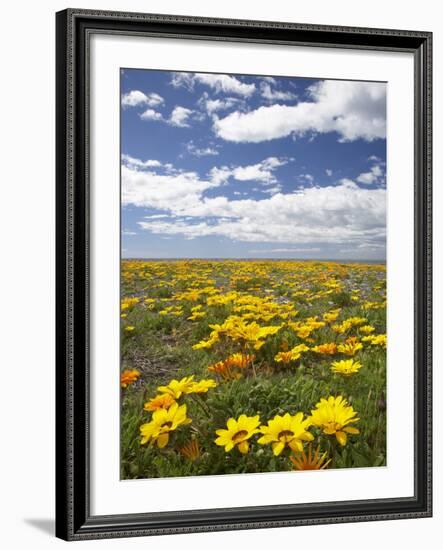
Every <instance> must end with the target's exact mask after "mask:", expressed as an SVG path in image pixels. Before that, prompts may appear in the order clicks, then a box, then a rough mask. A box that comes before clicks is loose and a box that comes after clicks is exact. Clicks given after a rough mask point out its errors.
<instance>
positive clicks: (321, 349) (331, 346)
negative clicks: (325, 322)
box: [311, 342, 337, 355]
mask: <svg viewBox="0 0 443 550" xmlns="http://www.w3.org/2000/svg"><path fill="white" fill-rule="evenodd" d="M311 349H312V351H315V353H323V354H324V355H334V354H335V353H337V344H336V343H335V342H331V343H325V344H320V345H319V346H315V347H314V348H311Z"/></svg>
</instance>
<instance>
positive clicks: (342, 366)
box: [331, 359, 362, 376]
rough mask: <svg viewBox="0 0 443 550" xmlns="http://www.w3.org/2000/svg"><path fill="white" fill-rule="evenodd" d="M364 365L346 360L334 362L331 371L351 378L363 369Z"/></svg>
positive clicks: (352, 360)
mask: <svg viewBox="0 0 443 550" xmlns="http://www.w3.org/2000/svg"><path fill="white" fill-rule="evenodd" d="M361 367H362V365H361V363H359V362H358V361H354V359H344V360H343V361H334V363H332V366H331V371H332V372H335V373H337V374H343V376H351V374H355V373H356V372H358V371H359V370H360V369H361Z"/></svg>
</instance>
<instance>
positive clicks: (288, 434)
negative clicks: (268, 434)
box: [278, 430, 294, 441]
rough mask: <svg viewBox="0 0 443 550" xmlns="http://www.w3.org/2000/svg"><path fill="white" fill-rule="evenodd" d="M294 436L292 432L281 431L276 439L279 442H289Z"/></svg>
mask: <svg viewBox="0 0 443 550" xmlns="http://www.w3.org/2000/svg"><path fill="white" fill-rule="evenodd" d="M293 436H294V432H291V430H283V431H282V432H280V433H279V434H278V438H279V440H280V441H289V440H290V439H292V437H293Z"/></svg>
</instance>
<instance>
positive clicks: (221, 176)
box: [209, 157, 289, 185]
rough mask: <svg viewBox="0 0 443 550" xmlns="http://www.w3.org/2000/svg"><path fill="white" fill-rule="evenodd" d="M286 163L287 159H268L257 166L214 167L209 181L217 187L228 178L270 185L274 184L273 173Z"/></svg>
mask: <svg viewBox="0 0 443 550" xmlns="http://www.w3.org/2000/svg"><path fill="white" fill-rule="evenodd" d="M288 162H289V160H288V159H284V158H277V157H268V158H267V159H264V160H262V161H261V162H258V163H257V164H251V165H248V166H235V167H228V166H222V167H221V168H217V167H214V168H212V169H211V171H210V173H209V174H210V178H211V181H213V182H214V183H216V184H217V185H220V184H221V183H224V182H225V181H227V180H228V179H229V178H230V177H232V178H233V179H235V180H237V181H259V182H261V183H265V184H270V183H275V182H276V179H275V176H274V173H273V172H274V171H275V170H276V169H277V168H278V167H280V166H283V165H284V164H287V163H288Z"/></svg>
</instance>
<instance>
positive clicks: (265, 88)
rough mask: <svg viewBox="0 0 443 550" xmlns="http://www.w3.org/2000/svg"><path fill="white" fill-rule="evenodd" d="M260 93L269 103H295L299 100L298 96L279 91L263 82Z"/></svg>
mask: <svg viewBox="0 0 443 550" xmlns="http://www.w3.org/2000/svg"><path fill="white" fill-rule="evenodd" d="M260 93H261V96H262V97H263V98H264V99H266V100H267V101H293V100H295V99H297V95H296V94H294V93H292V92H289V91H286V92H284V91H282V90H277V89H275V88H273V87H272V86H271V84H270V83H269V82H268V81H264V82H261V84H260Z"/></svg>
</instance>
